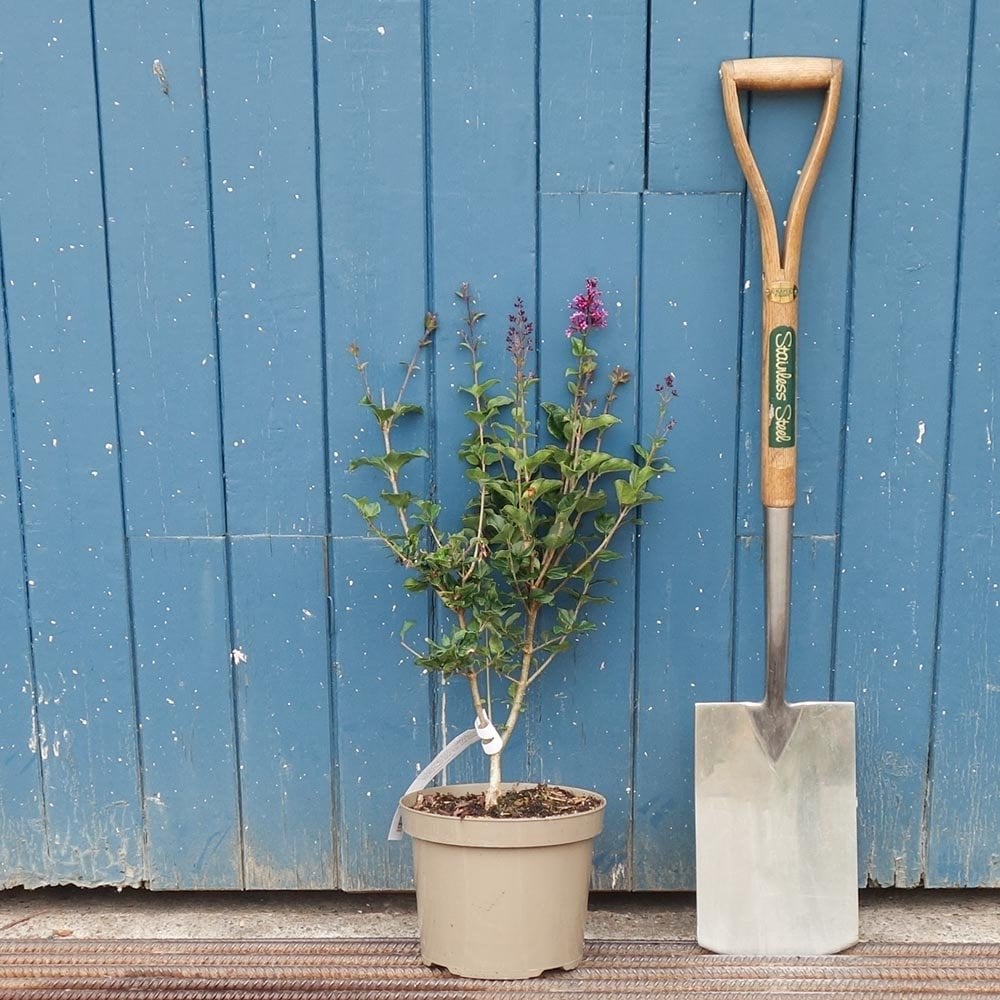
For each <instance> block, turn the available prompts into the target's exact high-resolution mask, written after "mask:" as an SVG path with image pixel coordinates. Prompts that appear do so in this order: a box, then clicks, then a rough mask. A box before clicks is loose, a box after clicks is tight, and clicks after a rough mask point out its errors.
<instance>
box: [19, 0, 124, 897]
mask: <svg viewBox="0 0 1000 1000" xmlns="http://www.w3.org/2000/svg"><path fill="white" fill-rule="evenodd" d="M2 20H3V32H2V34H3V58H2V60H0V90H2V93H3V100H2V101H0V128H2V130H3V135H4V137H5V141H4V143H3V146H2V148H0V215H2V218H3V238H4V248H3V249H4V264H5V271H6V281H7V288H6V292H7V306H8V321H9V325H10V329H9V336H10V346H11V355H12V363H13V383H14V395H15V397H16V399H17V401H18V441H19V446H20V469H21V477H22V486H23V490H24V497H25V504H24V527H25V532H26V544H27V566H28V574H29V587H30V588H31V602H30V607H31V617H32V622H31V623H32V628H33V638H34V649H35V653H34V655H35V665H36V679H37V684H38V699H39V705H38V733H37V739H36V741H35V744H34V748H35V750H36V752H37V753H39V754H40V755H41V756H42V758H43V773H44V788H45V799H46V805H47V810H48V821H49V828H48V829H49V854H50V860H51V867H50V869H49V871H48V877H49V879H50V880H51V881H53V882H65V881H73V882H79V883H81V884H95V883H106V882H111V883H116V884H127V883H132V884H134V883H137V882H139V881H140V880H141V879H142V877H143V868H142V854H141V848H140V845H141V829H142V814H141V808H140V802H139V790H138V789H139V784H138V770H137V762H136V735H135V707H134V702H133V675H132V657H131V647H130V642H129V632H130V625H129V618H128V595H127V587H126V579H127V577H126V565H125V553H124V549H123V544H122V526H123V517H122V505H121V487H120V479H119V465H118V441H117V428H116V415H115V393H114V385H113V381H112V379H113V369H114V365H113V362H112V349H111V327H110V317H109V311H108V275H107V271H106V267H105V243H104V224H103V223H104V219H103V206H102V190H101V160H100V150H99V132H98V127H97V122H98V119H97V108H96V102H95V88H94V66H93V43H92V34H91V24H90V19H89V16H88V11H87V8H86V7H81V6H80V5H79V4H70V3H64V2H62V3H53V4H46V5H44V6H29V7H23V8H18V9H17V11H16V12H15V11H13V10H8V11H7V12H6V13H5V14H4V15H3V18H2Z"/></svg>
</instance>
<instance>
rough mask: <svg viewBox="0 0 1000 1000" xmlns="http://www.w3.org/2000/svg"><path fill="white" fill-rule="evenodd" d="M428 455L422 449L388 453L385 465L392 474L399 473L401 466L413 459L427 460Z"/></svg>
mask: <svg viewBox="0 0 1000 1000" xmlns="http://www.w3.org/2000/svg"><path fill="white" fill-rule="evenodd" d="M428 457H429V456H428V454H427V452H426V451H424V449H423V448H416V449H414V450H413V451H390V452H389V453H388V454H387V455H386V456H385V464H386V465H387V466H388V467H389V468H390V469H392V471H393V472H399V470H400V469H402V468H403V466H405V465H408V464H409V463H410V462H412V461H413V460H414V459H415V458H428Z"/></svg>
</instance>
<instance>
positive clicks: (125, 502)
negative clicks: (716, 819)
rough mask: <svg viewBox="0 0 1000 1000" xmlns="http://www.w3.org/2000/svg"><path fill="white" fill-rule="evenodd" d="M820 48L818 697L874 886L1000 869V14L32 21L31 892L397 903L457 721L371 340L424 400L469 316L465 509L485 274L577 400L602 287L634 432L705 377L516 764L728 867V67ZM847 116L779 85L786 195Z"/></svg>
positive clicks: (681, 408) (673, 852) (454, 9)
mask: <svg viewBox="0 0 1000 1000" xmlns="http://www.w3.org/2000/svg"><path fill="white" fill-rule="evenodd" d="M797 53H804V54H817V55H832V56H838V57H840V58H841V59H843V60H844V62H845V64H846V83H845V91H844V97H843V102H842V106H841V112H840V119H839V124H838V127H837V131H836V134H835V136H834V140H833V144H832V147H831V150H830V155H829V158H828V161H827V164H826V166H825V169H824V173H823V176H822V179H821V182H820V185H819V188H818V190H817V192H816V195H815V197H814V200H813V205H812V208H811V213H810V219H809V223H808V226H807V230H806V247H805V252H804V261H803V273H802V296H801V311H802V314H801V329H802V333H803V344H802V347H801V369H802V377H801V380H800V384H801V394H802V396H801V416H800V420H801V447H800V459H801V466H800V502H799V506H798V508H797V512H796V515H797V516H796V531H795V543H794V564H795V565H794V573H795V577H794V608H793V649H792V659H791V668H790V670H791V678H790V679H791V685H792V687H793V689H794V692H795V693H796V694H797V695H799V696H803V697H811V698H812V697H815V698H826V697H829V696H834V697H837V698H842V699H851V700H856V701H857V704H858V721H859V735H858V738H859V746H858V766H859V775H858V778H859V797H860V847H861V850H860V854H861V866H860V871H859V879H860V882H861V884H865V883H870V884H876V885H897V886H913V885H918V884H926V885H931V886H946V885H993V886H998V885H1000V850H998V848H997V846H996V845H997V843H998V838H1000V614H998V610H997V609H998V608H1000V591H998V588H1000V565H998V558H997V556H996V555H995V554H994V537H995V534H996V532H997V527H996V523H997V521H996V519H997V516H998V513H1000V485H998V480H997V478H996V477H995V475H994V472H995V459H994V450H993V448H994V445H993V442H994V438H998V440H1000V428H998V427H997V426H996V425H995V417H994V412H993V411H994V395H995V393H996V391H997V388H998V384H1000V346H998V345H1000V338H998V336H997V332H998V314H1000V277H998V275H1000V271H998V269H997V267H996V246H997V241H998V236H1000V195H998V192H1000V112H998V110H997V109H998V108H1000V3H998V2H997V0H949V2H947V3H941V2H940V0H913V2H911V3H908V4H900V3H898V2H890V0H867V2H858V3H853V4H852V3H844V4H831V3H829V2H828V0H702V2H701V3H698V2H697V0H695V2H688V0H649V2H648V3H646V2H641V0H640V2H636V0H604V2H601V3H597V2H591V3H583V2H581V0H545V2H544V3H542V2H541V0H504V2H502V3H490V2H487V0H470V2H468V3H462V4H459V3H454V2H450V0H424V2H422V3H421V2H418V0H314V2H310V0H269V2H266V3H265V2H263V0H226V2H223V0H157V2H155V3H153V2H149V0H89V2H87V0H47V2H45V3H33V4H12V3H8V4H6V5H3V6H0V135H2V136H3V142H2V143H0V282H2V289H3V294H2V316H3V343H4V351H3V352H2V353H0V362H2V367H3V371H2V380H0V384H2V385H3V386H4V391H5V392H6V399H5V401H4V404H3V405H2V406H0V880H2V882H3V883H4V884H7V885H18V884H25V885H30V886H31V885H40V884H51V883H65V882H69V883H77V884H81V885H95V884H104V883H110V884H114V885H134V884H140V883H142V884H146V885H149V886H151V887H153V888H159V889H171V888H229V887H246V888H319V887H337V886H339V887H344V888H348V889H364V888H390V887H400V886H407V885H408V884H409V878H410V869H409V860H408V848H407V847H406V846H405V845H402V846H401V845H398V844H393V845H389V844H387V843H386V842H385V839H384V838H385V831H386V826H387V822H388V819H389V816H390V814H391V812H392V808H393V804H394V800H395V798H396V797H397V796H398V794H399V793H400V792H401V790H402V789H403V788H404V787H405V786H406V784H407V783H408V782H409V780H410V779H411V777H412V776H413V774H414V773H415V771H416V769H417V768H418V767H419V766H420V764H421V763H422V762H425V761H426V760H427V759H428V758H429V756H430V755H431V754H432V753H433V751H434V749H435V748H436V747H438V746H439V745H441V743H442V741H444V740H445V739H446V738H447V737H448V736H449V735H451V734H452V733H453V732H455V731H457V730H459V729H464V728H466V726H467V725H468V724H469V723H470V721H471V717H470V712H469V709H468V707H467V705H466V702H465V691H464V690H463V689H461V688H458V687H455V688H446V687H442V686H440V685H439V684H437V683H436V682H434V681H431V680H429V679H428V678H427V677H425V676H423V675H421V673H420V672H419V671H417V670H416V669H415V668H413V667H412V666H411V665H410V664H409V663H408V662H407V659H406V655H405V653H404V651H403V650H402V649H401V648H399V647H398V646H397V644H396V640H395V638H394V636H395V634H396V633H397V632H398V629H399V626H400V624H401V622H402V620H403V619H404V618H418V619H421V620H422V621H423V622H424V623H426V621H427V608H426V605H425V604H424V603H423V601H422V599H418V598H407V597H405V596H404V594H403V591H402V587H401V582H402V577H401V574H400V572H399V571H398V568H397V567H395V566H394V565H393V564H392V562H391V561H389V560H388V559H387V558H386V557H385V556H384V554H383V553H382V551H381V550H380V549H379V547H378V545H377V544H376V543H374V542H372V541H370V540H368V539H366V538H365V537H364V534H363V531H362V526H361V523H360V522H359V520H358V518H357V517H356V516H355V515H354V514H353V512H352V511H351V510H350V509H349V507H348V505H347V504H346V503H345V501H344V500H343V499H342V495H343V493H344V492H345V491H346V490H348V489H354V490H356V491H359V490H360V491H364V489H365V486H364V485H363V484H362V485H359V484H358V483H357V482H356V481H353V482H352V483H351V485H350V486H349V485H348V474H347V464H348V462H349V460H350V459H351V458H352V457H356V456H357V455H359V454H361V453H363V452H364V451H365V450H366V449H367V448H369V447H372V446H377V442H375V441H374V440H373V438H372V431H371V428H370V426H368V425H366V423H365V422H364V420H363V415H362V414H361V412H360V411H359V408H358V406H357V403H356V401H357V399H358V397H359V390H358V386H357V383H356V379H355V373H354V372H353V371H352V369H351V366H350V363H349V359H348V357H347V355H346V346H347V344H348V343H349V342H350V341H352V340H359V341H361V342H362V343H364V344H366V345H368V347H367V354H368V355H369V356H370V357H371V358H372V365H371V376H372V379H373V381H375V382H380V381H383V380H386V381H392V380H394V379H395V377H396V373H397V371H398V369H397V366H396V362H397V360H399V359H401V358H403V357H404V356H406V355H407V353H408V351H409V349H410V346H411V345H412V342H413V338H414V336H415V335H416V333H417V331H418V330H419V327H420V323H421V318H422V316H423V313H424V310H425V309H428V308H429V309H435V310H437V311H439V312H440V314H441V317H442V329H441V333H440V334H439V336H438V339H437V345H436V353H435V356H434V358H433V361H432V363H431V364H430V365H429V371H428V374H429V379H428V380H427V381H426V382H425V383H423V384H422V386H421V391H423V392H425V393H426V396H427V399H428V401H429V403H430V404H431V405H430V413H431V418H430V421H429V426H428V427H427V428H425V429H424V430H422V431H415V432H413V433H414V437H413V442H414V444H418V445H424V446H426V447H427V448H428V449H429V450H430V451H431V452H432V455H433V468H434V470H435V476H436V481H437V483H438V488H439V491H440V494H441V496H442V497H443V498H444V499H445V500H446V501H456V500H457V499H458V494H457V492H456V491H455V488H454V486H453V485H451V483H450V480H449V475H450V473H452V472H453V471H454V470H455V468H456V464H455V458H454V455H453V451H454V446H455V444H456V441H457V440H458V437H459V434H460V427H459V419H458V418H459V417H460V414H461V410H462V408H463V405H462V403H461V402H460V400H459V399H458V398H457V397H456V395H455V392H454V385H455V381H456V366H457V365H458V364H459V363H460V361H461V358H460V353H459V350H458V349H457V345H456V343H455V342H454V338H453V337H452V336H451V333H452V331H453V330H454V329H455V328H456V326H457V313H456V311H455V309H454V303H453V291H454V289H455V288H456V286H457V285H458V283H459V282H460V281H462V280H464V279H468V280H469V281H471V282H472V283H473V285H474V287H475V288H476V289H477V290H478V293H479V296H480V302H481V305H482V307H483V308H484V309H485V310H486V311H487V312H488V313H489V314H490V317H491V319H490V321H488V323H487V326H488V328H489V331H490V333H491V336H490V338H489V342H488V345H487V354H488V356H489V357H490V358H492V359H497V360H499V359H501V358H502V356H503V329H504V325H505V324H504V322H503V317H505V316H506V313H507V311H508V309H509V306H510V303H511V302H512V300H513V299H514V297H515V296H518V295H520V296H523V297H524V299H525V302H526V303H527V305H528V308H529V310H530V311H531V313H532V314H533V315H534V316H536V317H537V319H538V325H539V329H540V331H541V335H540V339H539V343H538V345H537V346H538V350H537V353H536V355H535V356H536V357H537V358H538V359H539V363H540V372H541V376H542V381H543V391H544V390H545V389H546V388H549V387H553V386H554V387H556V388H558V384H559V382H560V375H561V368H562V367H563V365H564V360H563V358H562V356H561V350H562V348H563V346H564V340H563V337H562V331H563V329H564V326H565V305H566V302H567V300H568V298H570V297H571V296H572V295H573V294H574V293H575V292H576V291H577V290H578V288H579V286H580V284H581V281H582V278H583V277H584V276H585V275H588V274H594V275H597V276H598V277H599V278H600V280H601V284H602V287H603V288H604V289H605V301H606V304H608V305H609V307H610V311H611V321H610V324H609V328H608V330H607V331H606V333H603V334H601V337H602V339H603V341H604V343H605V345H606V348H607V353H608V354H609V355H610V354H617V356H618V359H619V360H621V362H622V363H623V364H625V365H626V366H628V367H629V368H631V369H632V370H634V371H635V372H636V378H635V379H634V380H633V382H632V383H631V384H630V385H629V386H628V391H627V393H626V394H625V397H624V398H623V400H622V402H623V403H624V404H625V405H624V412H625V413H626V414H628V415H629V419H628V420H627V421H626V424H627V426H626V428H625V430H624V431H623V432H622V437H623V440H624V439H625V438H627V437H628V435H629V434H630V433H636V432H638V433H642V432H644V431H646V430H648V429H649V427H650V425H651V422H652V421H653V420H654V417H655V414H654V410H655V406H654V405H653V396H652V386H653V383H654V382H655V381H656V380H657V378H659V377H660V376H662V374H663V373H665V372H667V371H674V372H676V373H677V375H678V378H679V382H680V385H681V389H682V396H681V398H680V400H678V404H677V407H676V411H675V413H676V417H677V419H678V421H679V425H678V428H677V430H676V432H675V434H674V437H673V439H672V444H671V457H672V459H673V461H674V463H675V464H676V466H677V468H678V473H677V475H676V476H674V477H672V478H670V479H669V481H668V482H666V484H665V487H666V493H667V499H666V502H664V503H663V504H661V505H658V506H656V507H654V508H653V509H652V510H649V511H648V512H647V513H646V515H645V517H644V522H643V524H642V525H641V527H640V528H639V529H638V530H637V531H636V533H635V534H634V536H633V537H631V538H628V539H625V540H624V541H623V543H622V549H623V551H624V553H625V555H626V559H625V560H623V562H621V563H619V564H618V566H617V567H616V569H617V575H618V578H619V584H618V588H617V592H616V595H615V596H616V601H615V603H614V604H613V605H611V606H609V607H605V608H601V609H600V618H599V619H598V624H599V626H600V627H599V629H598V631H597V632H596V634H595V635H593V636H591V637H589V638H588V640H587V641H586V642H585V643H583V644H581V645H580V646H579V648H578V649H577V650H576V651H575V652H574V653H573V655H571V656H570V655H567V658H566V660H565V661H564V662H563V663H562V664H561V665H559V666H556V667H553V669H552V671H551V672H550V675H547V677H546V679H545V682H544V684H543V685H542V686H543V687H544V691H543V692H541V694H540V697H538V698H536V700H535V701H534V702H533V703H532V705H531V707H530V711H529V713H528V716H527V718H526V720H525V723H524V725H523V728H522V730H521V734H520V737H519V740H518V742H517V744H516V746H515V747H514V748H513V749H512V750H511V752H510V753H509V755H508V759H509V764H508V773H509V774H516V773H518V772H521V773H523V774H524V775H526V776H530V777H532V778H547V779H554V780H566V781H574V782H578V783H586V784H592V785H594V786H596V787H598V788H599V789H601V790H602V791H603V792H604V793H605V794H606V795H607V796H608V798H609V801H610V808H609V813H608V822H607V832H606V833H605V835H604V837H603V839H602V841H601V842H600V846H599V851H598V873H597V881H596V884H597V885H598V886H600V887H602V888H617V889H679V888H690V887H692V886H693V883H694V871H693V862H694V847H693V816H692V787H691V785H692V782H691V769H692V706H693V704H694V702H695V701H703V700H717V699H726V698H729V697H730V696H735V697H739V698H750V697H756V696H758V694H759V692H760V687H761V656H760V649H761V642H762V635H761V632H762V628H761V588H762V580H761V515H760V508H759V504H758V499H757V488H756V481H755V480H756V474H757V473H756V455H755V449H756V435H757V416H756V412H757V406H758V398H757V397H758V388H757V386H758V376H757V357H758V347H757V338H758V335H759V331H758V316H759V308H760V298H759V296H760V283H759V271H760V266H759V250H758V238H757V229H756V219H755V215H754V212H753V210H752V208H750V207H748V204H747V199H746V197H745V191H744V186H743V182H742V177H741V175H740V173H739V170H738V168H737V165H736V161H735V159H734V157H733V155H732V152H731V149H730V144H729V139H728V137H727V135H726V132H725V129H724V125H723V118H722V113H721V107H720V100H719V94H718V81H717V69H718V63H719V61H720V60H721V59H723V58H728V57H741V56H746V55H751V54H752V55H768V54H797ZM817 110H818V97H817V95H815V94H805V95H793V96H781V97H777V96H773V95H755V96H754V97H753V98H752V100H751V101H750V108H749V114H750V135H751V141H752V143H753V145H754V148H755V150H756V151H757V155H758V158H759V160H760V161H761V163H762V167H763V170H764V174H765V177H766V178H767V180H768V183H769V186H770V187H771V189H772V192H773V196H774V198H775V200H776V201H777V202H778V203H779V204H781V205H784V204H785V203H787V199H788V197H789V195H790V192H791V188H792V186H793V184H794V182H795V171H796V168H797V167H798V165H799V164H800V163H801V160H802V157H803V155H804V152H805V149H806V147H807V145H808V142H809V139H810V137H811V132H812V127H813V123H814V121H815V117H816V113H817ZM429 474H430V473H429V472H428V470H423V471H422V472H421V473H420V475H423V476H426V475H429ZM367 488H368V489H373V488H374V486H373V485H372V484H369V485H368V487H367ZM477 757H478V755H476V756H469V757H468V758H467V759H466V760H464V761H463V762H462V763H461V764H458V765H455V766H454V767H453V768H452V775H451V776H452V778H453V779H455V778H458V777H475V778H478V777H481V776H482V774H483V772H484V767H483V760H482V758H481V757H478V759H477Z"/></svg>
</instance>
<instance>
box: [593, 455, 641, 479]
mask: <svg viewBox="0 0 1000 1000" xmlns="http://www.w3.org/2000/svg"><path fill="white" fill-rule="evenodd" d="M634 468H635V463H634V462H632V461H630V460H629V459H627V458H617V457H615V456H614V455H609V456H607V457H605V458H604V460H603V461H602V462H601V464H600V465H599V466H598V467H597V469H596V472H597V474H598V475H599V476H603V475H606V474H607V473H609V472H631V471H632V470H633V469H634Z"/></svg>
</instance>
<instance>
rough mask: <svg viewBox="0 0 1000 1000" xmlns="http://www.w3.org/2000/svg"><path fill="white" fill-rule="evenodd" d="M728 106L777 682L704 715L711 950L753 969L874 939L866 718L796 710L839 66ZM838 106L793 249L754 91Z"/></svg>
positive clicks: (706, 924) (734, 89)
mask: <svg viewBox="0 0 1000 1000" xmlns="http://www.w3.org/2000/svg"><path fill="white" fill-rule="evenodd" d="M720 75H721V78H722V95H723V105H724V107H725V113H726V122H727V124H728V125H729V132H730V134H731V136H732V139H733V146H734V147H735V150H736V156H737V158H738V160H739V162H740V166H741V167H742V169H743V173H744V175H745V176H746V179H747V185H748V187H749V190H750V194H751V195H752V196H753V200H754V204H755V205H756V208H757V215H758V218H759V221H760V235H761V248H762V257H763V271H764V275H763V286H762V299H763V307H764V323H763V326H762V328H761V339H762V341H763V372H762V380H761V381H762V399H761V498H762V500H763V504H764V553H765V558H764V578H765V586H764V589H765V594H764V597H765V603H764V609H765V611H764V616H765V649H766V680H765V692H764V699H763V701H761V702H759V703H758V702H754V703H724V704H700V705H696V706H695V813H696V830H697V834H696V840H697V888H698V942H699V943H700V944H701V945H702V946H703V947H705V948H708V949H710V950H711V951H715V952H722V953H726V954H743V955H821V954H831V953H833V952H837V951H840V950H842V949H844V948H847V947H848V946H850V945H852V944H854V943H855V942H856V941H857V940H858V890H857V829H856V820H855V817H856V793H855V751H854V705H853V704H852V703H850V702H799V703H796V704H789V703H788V701H787V700H786V698H785V677H786V672H787V665H788V615H789V600H790V584H791V563H792V558H791V555H792V510H793V507H794V504H795V451H796V436H797V433H798V430H797V426H796V419H795V417H796V412H795V411H796V384H795V383H796V336H797V332H798V323H797V319H798V301H797V298H798V287H797V282H798V269H799V252H800V249H801V245H802V230H803V226H804V223H805V215H806V208H807V206H808V202H809V197H810V195H811V194H812V191H813V188H814V187H815V185H816V180H817V178H818V176H819V171H820V166H821V164H822V162H823V158H824V156H825V155H826V150H827V147H828V146H829V143H830V136H831V134H832V133H833V127H834V122H835V118H836V113H837V104H838V100H839V97H840V87H841V79H842V76H843V65H842V63H841V62H840V60H839V59H819V58H757V59H738V60H734V61H730V62H724V63H723V64H722V67H721V70H720ZM813 88H815V89H823V90H825V91H826V96H825V100H824V103H823V109H822V112H821V114H820V117H819V121H818V123H817V126H816V132H815V135H814V137H813V141H812V146H811V147H810V149H809V153H808V155H807V157H806V161H805V163H804V164H803V167H802V170H801V172H800V175H799V179H798V183H797V184H796V187H795V192H794V194H793V195H792V200H791V203H790V205H789V211H788V220H787V225H786V235H785V241H784V250H783V251H782V249H781V248H780V245H779V241H778V231H777V227H776V226H775V217H774V211H773V209H772V207H771V202H770V198H769V196H768V193H767V189H766V188H765V187H764V182H763V179H762V177H761V174H760V170H759V169H758V167H757V164H756V161H755V160H754V157H753V153H752V152H751V150H750V144H749V141H748V139H747V134H746V129H745V127H744V124H743V118H742V114H741V112H740V106H739V91H740V90H771V91H780V90H803V89H813Z"/></svg>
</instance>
